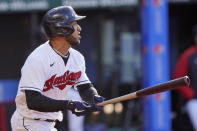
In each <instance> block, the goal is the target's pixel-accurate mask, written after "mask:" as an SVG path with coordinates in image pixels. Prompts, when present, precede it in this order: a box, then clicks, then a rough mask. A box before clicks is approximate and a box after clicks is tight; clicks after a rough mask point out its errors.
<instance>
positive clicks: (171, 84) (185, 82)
mask: <svg viewBox="0 0 197 131" xmlns="http://www.w3.org/2000/svg"><path fill="white" fill-rule="evenodd" d="M189 84H190V79H189V77H188V76H184V77H180V78H177V79H174V80H170V81H167V82H164V83H161V84H157V85H154V86H150V87H147V88H144V89H141V90H138V91H135V92H133V93H129V94H127V95H123V96H120V97H116V98H113V99H110V100H106V101H104V102H102V103H99V104H97V105H98V106H105V105H107V104H113V103H117V102H121V101H125V100H130V99H134V98H137V97H141V96H147V95H151V94H155V93H160V92H164V91H168V90H172V89H176V88H179V87H182V86H189Z"/></svg>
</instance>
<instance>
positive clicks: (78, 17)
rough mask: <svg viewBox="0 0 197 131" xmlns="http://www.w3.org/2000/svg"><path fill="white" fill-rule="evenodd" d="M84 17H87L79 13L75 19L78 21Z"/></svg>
mask: <svg viewBox="0 0 197 131" xmlns="http://www.w3.org/2000/svg"><path fill="white" fill-rule="evenodd" d="M84 18H86V16H80V15H77V16H76V18H75V20H76V21H78V20H82V19H84Z"/></svg>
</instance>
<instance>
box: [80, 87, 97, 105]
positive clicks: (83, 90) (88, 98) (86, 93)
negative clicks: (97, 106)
mask: <svg viewBox="0 0 197 131" xmlns="http://www.w3.org/2000/svg"><path fill="white" fill-rule="evenodd" d="M77 89H78V91H79V95H80V96H81V98H82V100H83V101H85V102H87V103H89V104H94V103H95V101H94V96H95V95H98V93H97V90H96V89H95V88H94V86H93V85H92V84H91V83H87V84H82V85H78V86H77Z"/></svg>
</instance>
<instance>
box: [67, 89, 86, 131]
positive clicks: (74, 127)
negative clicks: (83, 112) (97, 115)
mask: <svg viewBox="0 0 197 131" xmlns="http://www.w3.org/2000/svg"><path fill="white" fill-rule="evenodd" d="M66 99H67V100H77V101H82V99H81V97H80V95H79V92H78V91H77V90H74V89H73V88H71V89H70V90H69V91H68V94H67V96H66ZM67 116H68V131H84V130H85V128H84V120H85V116H76V115H75V114H72V112H71V111H69V110H68V112H67Z"/></svg>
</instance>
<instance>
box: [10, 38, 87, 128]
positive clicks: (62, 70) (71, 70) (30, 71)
mask: <svg viewBox="0 0 197 131" xmlns="http://www.w3.org/2000/svg"><path fill="white" fill-rule="evenodd" d="M69 53H70V56H69V58H68V61H67V64H66V65H65V63H64V60H63V59H62V57H61V56H60V55H59V54H58V53H57V52H56V51H55V50H54V49H53V48H52V47H51V45H50V44H49V42H48V41H47V42H46V43H44V44H42V45H40V46H39V47H38V48H36V49H35V50H34V51H33V52H32V53H31V54H30V55H29V56H28V58H27V60H26V62H25V64H24V66H23V67H22V70H21V79H20V82H19V86H18V92H17V96H16V111H15V113H14V115H13V116H15V117H12V120H11V122H12V123H13V125H14V123H15V122H16V121H18V120H17V118H19V117H17V116H20V117H21V118H23V119H24V118H25V119H31V120H33V119H37V118H41V119H43V120H45V119H52V120H56V119H58V120H59V121H62V118H63V116H62V113H61V112H38V111H34V110H30V109H28V107H27V103H26V97H25V93H24V90H33V91H38V92H41V93H42V94H43V95H44V96H47V97H50V98H53V99H56V100H65V98H66V94H67V92H68V90H69V89H70V88H71V87H72V86H74V87H76V86H77V85H80V84H85V83H90V81H89V79H88V77H87V75H86V73H85V60H84V57H83V56H82V54H80V53H79V52H78V51H76V50H75V49H73V48H70V49H69ZM38 106H39V105H38ZM13 128H15V127H13Z"/></svg>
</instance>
